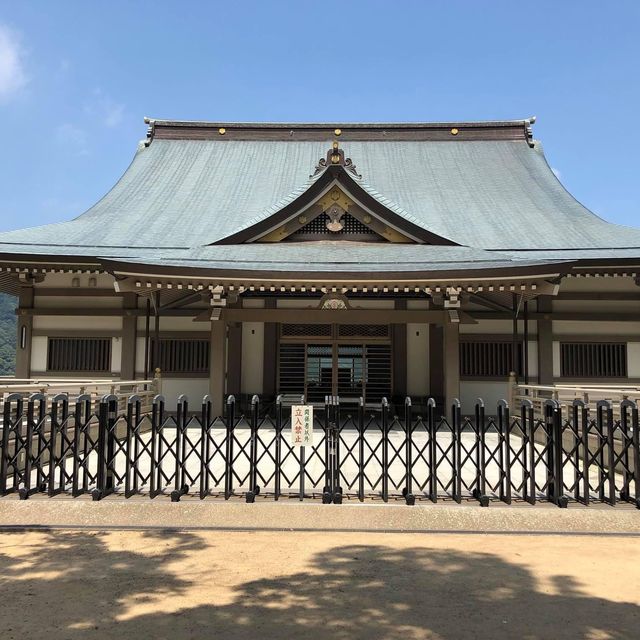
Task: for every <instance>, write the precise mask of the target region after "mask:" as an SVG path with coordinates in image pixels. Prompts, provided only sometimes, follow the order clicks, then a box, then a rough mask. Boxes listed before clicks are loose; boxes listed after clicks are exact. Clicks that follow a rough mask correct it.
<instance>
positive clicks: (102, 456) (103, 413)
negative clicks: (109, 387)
mask: <svg viewBox="0 0 640 640" xmlns="http://www.w3.org/2000/svg"><path fill="white" fill-rule="evenodd" d="M107 397H108V396H103V397H102V398H101V399H100V403H99V405H98V446H97V448H96V453H97V454H98V463H97V472H96V486H95V488H94V489H93V491H92V492H91V497H92V499H93V500H102V498H103V497H104V495H105V489H106V477H107V469H106V467H107V459H106V458H107V446H106V443H107V421H108V419H109V403H108V402H107Z"/></svg>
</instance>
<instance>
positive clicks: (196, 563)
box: [0, 530, 640, 640]
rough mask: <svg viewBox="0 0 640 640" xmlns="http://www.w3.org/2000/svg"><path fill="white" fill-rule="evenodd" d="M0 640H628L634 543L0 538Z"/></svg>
mask: <svg viewBox="0 0 640 640" xmlns="http://www.w3.org/2000/svg"><path fill="white" fill-rule="evenodd" d="M0 588H1V589H2V593H3V597H2V598H1V599H0V621H1V626H2V632H1V633H0V636H1V637H2V639H3V640H10V639H12V638H16V639H17V638H20V639H21V640H26V639H30V638H38V639H40V638H43V637H46V638H48V640H56V639H63V638H64V639H75V638H83V639H84V638H89V639H91V638H137V639H146V638H153V639H154V640H159V639H164V638H167V639H168V638H171V639H174V640H182V639H185V638H225V639H226V638H243V639H245V638H246V639H248V638H260V639H263V638H265V639H270V638H292V639H293V638H305V639H307V638H309V639H312V640H315V639H320V638H322V639H323V640H324V639H328V638H362V639H367V640H369V639H371V638H402V639H407V638H408V639H412V638H420V639H423V638H442V639H452V640H453V639H455V640H458V639H464V638H492V639H493V638H525V639H539V638H545V639H546V638H548V639H550V640H551V639H553V640H557V639H562V638H571V639H575V638H590V639H596V638H598V639H605V638H616V639H617V638H629V639H637V638H638V637H640V539H639V538H638V537H633V536H626V537H624V536H619V537H617V536H587V535H582V536H577V535H568V534H566V535H527V534H525V535H513V534H484V535H483V534H425V533H357V532H353V533H343V532H293V531H290V532H260V531H255V532H231V531H198V532H182V533H179V532H169V531H161V530H150V531H102V532H99V531H93V532H85V531H69V530H56V531H36V532H6V531H5V532H0Z"/></svg>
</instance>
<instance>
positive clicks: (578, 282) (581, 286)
mask: <svg viewBox="0 0 640 640" xmlns="http://www.w3.org/2000/svg"><path fill="white" fill-rule="evenodd" d="M560 291H561V292H563V291H580V292H584V291H594V292H602V291H628V292H635V293H637V292H638V288H637V286H636V284H635V282H634V280H633V278H621V277H616V278H611V277H609V278H602V277H599V278H564V279H563V280H562V284H561V285H560Z"/></svg>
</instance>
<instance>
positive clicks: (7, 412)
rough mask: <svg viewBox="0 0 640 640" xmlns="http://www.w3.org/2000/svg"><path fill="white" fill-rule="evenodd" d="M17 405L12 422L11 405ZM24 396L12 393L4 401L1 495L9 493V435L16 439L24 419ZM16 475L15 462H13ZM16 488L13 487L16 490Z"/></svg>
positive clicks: (0, 452) (0, 458) (0, 451)
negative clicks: (11, 433) (17, 430)
mask: <svg viewBox="0 0 640 640" xmlns="http://www.w3.org/2000/svg"><path fill="white" fill-rule="evenodd" d="M13 402H15V403H16V420H15V422H13V421H12V420H11V404H12V403H13ZM22 403H23V399H22V395H21V394H19V393H11V394H9V395H8V396H7V397H6V398H5V399H4V417H3V422H2V448H1V450H0V495H3V496H4V495H6V494H7V493H9V491H8V490H7V475H8V473H9V466H10V461H11V458H10V454H9V433H10V432H11V431H13V434H14V438H15V437H16V428H17V429H19V428H20V421H21V418H22ZM13 468H14V474H13V475H15V461H14V462H13ZM15 489H16V487H15V486H14V487H13V490H15Z"/></svg>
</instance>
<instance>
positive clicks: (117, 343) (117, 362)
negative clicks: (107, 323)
mask: <svg viewBox="0 0 640 640" xmlns="http://www.w3.org/2000/svg"><path fill="white" fill-rule="evenodd" d="M121 367H122V339H121V338H111V372H112V373H120V370H121Z"/></svg>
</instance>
